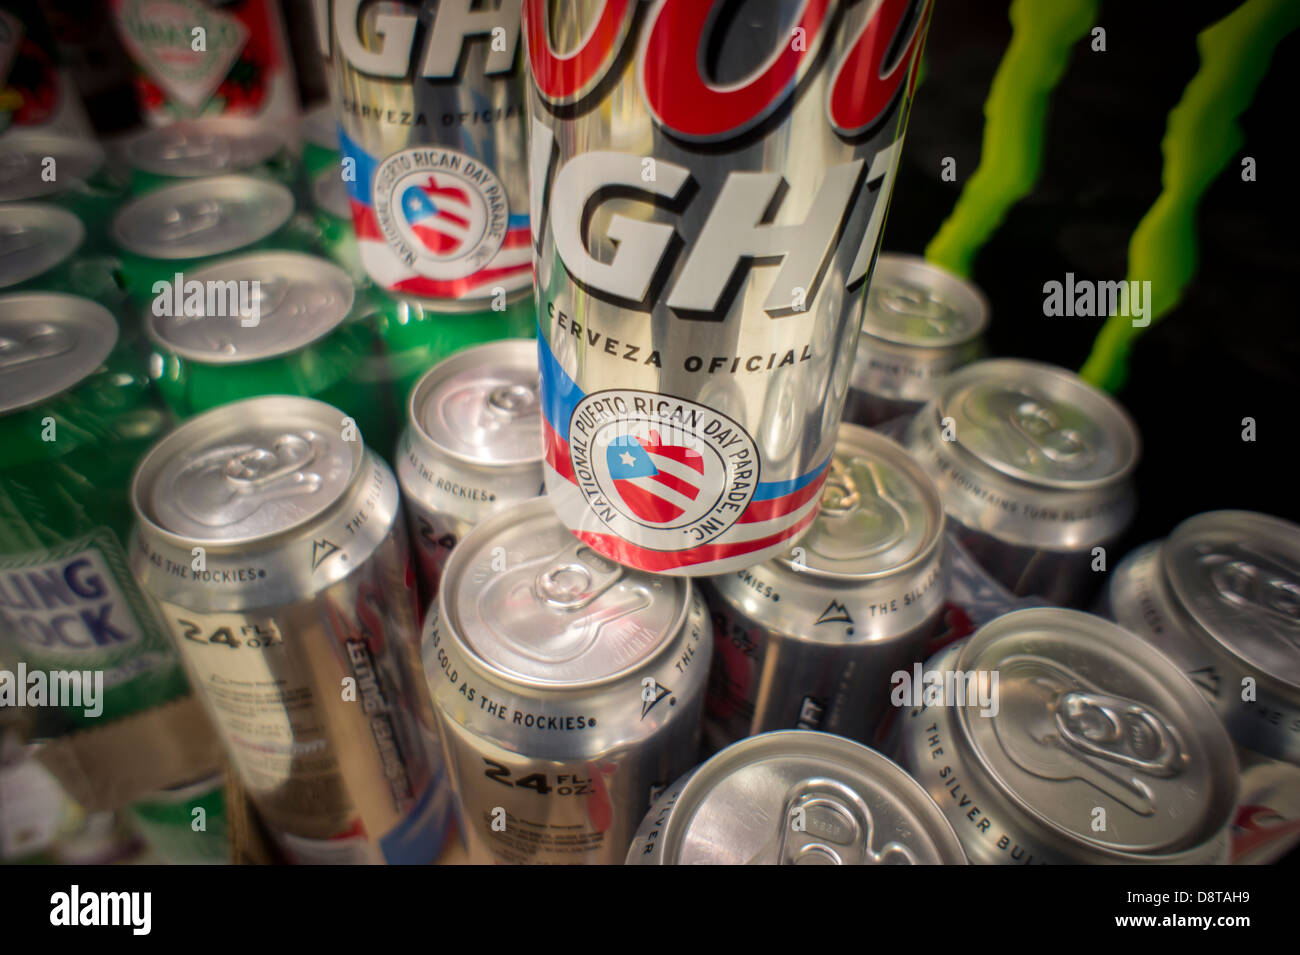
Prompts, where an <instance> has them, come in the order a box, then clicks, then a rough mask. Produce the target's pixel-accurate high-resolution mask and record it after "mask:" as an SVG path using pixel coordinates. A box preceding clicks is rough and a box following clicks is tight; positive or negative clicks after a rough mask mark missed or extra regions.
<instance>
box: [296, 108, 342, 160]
mask: <svg viewBox="0 0 1300 955" xmlns="http://www.w3.org/2000/svg"><path fill="white" fill-rule="evenodd" d="M298 135H299V136H300V137H301V138H302V140H303V141H304V142H308V143H311V144H312V145H314V146H319V147H321V148H322V149H332V150H334V151H335V152H338V149H339V128H338V123H337V120H335V118H334V104H333V103H330V102H329V101H326V102H324V103H321V104H320V105H319V106H314V107H312V108H311V109H309V110H308V111H307V112H305V113H303V116H302V120H301V121H300V122H299V123H298Z"/></svg>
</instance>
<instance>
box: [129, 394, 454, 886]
mask: <svg viewBox="0 0 1300 955" xmlns="http://www.w3.org/2000/svg"><path fill="white" fill-rule="evenodd" d="M343 417H344V416H343V413H342V412H341V411H339V410H338V409H336V408H332V407H330V406H329V405H326V404H324V403H322V402H319V401H314V400H312V399H308V398H299V397H292V396H267V397H261V398H250V399H248V400H245V401H240V402H236V403H234V404H230V405H225V406H223V407H221V408H217V409H215V410H213V411H209V412H207V413H205V414H202V415H199V416H198V417H196V418H192V419H191V420H190V421H188V422H186V423H185V424H182V425H181V426H180V427H179V428H177V429H176V430H175V431H173V432H172V433H171V434H170V435H168V436H167V437H166V438H164V439H163V440H162V441H160V442H158V443H157V444H156V445H154V447H153V449H152V450H150V452H149V453H148V454H147V455H146V457H145V458H144V460H143V461H142V462H141V463H140V466H139V469H138V470H137V471H136V474H135V478H134V480H133V482H132V488H131V499H132V506H133V509H134V513H135V518H136V526H135V532H134V535H133V539H132V548H131V561H132V569H133V570H134V571H135V573H136V575H137V577H138V578H139V580H140V583H141V585H142V586H143V587H144V588H145V589H146V590H147V591H148V592H149V593H150V594H151V595H152V596H153V597H154V598H155V600H156V601H157V602H158V605H159V606H160V608H161V610H162V614H163V616H164V618H165V619H166V621H167V624H168V627H169V629H170V632H171V635H172V639H173V640H174V642H175V644H176V646H177V647H178V648H179V649H180V652H181V655H182V657H183V658H184V660H185V663H186V666H187V668H188V670H189V672H190V675H191V679H192V681H193V683H194V686H195V689H196V692H197V693H198V694H199V695H200V696H201V697H202V699H203V701H204V703H205V706H206V708H207V710H208V713H209V715H210V716H211V717H212V721H213V724H214V725H215V726H216V728H217V730H218V733H219V734H220V735H221V737H222V739H223V741H224V743H225V746H226V749H227V752H228V753H229V755H230V759H231V762H232V764H233V765H234V767H235V768H236V769H237V771H238V774H239V777H240V780H241V781H242V783H243V786H244V788H245V789H246V790H247V792H248V794H249V798H250V800H251V801H252V803H253V805H254V806H255V807H256V808H257V810H258V813H259V815H260V816H261V817H262V819H263V821H264V822H265V823H266V824H267V826H268V828H269V829H270V830H271V831H272V832H273V833H274V835H275V836H276V837H277V838H278V839H279V841H280V843H281V846H282V848H283V849H284V850H285V852H286V853H287V854H288V855H289V857H290V858H292V859H293V860H295V861H298V862H389V863H406V862H409V863H425V862H431V861H432V860H433V859H434V858H435V857H436V856H437V854H438V849H439V847H440V845H441V842H442V838H443V833H444V830H445V822H446V817H447V815H448V809H449V806H448V803H449V799H448V796H447V794H446V791H445V787H443V786H442V785H441V784H440V778H439V777H440V765H439V764H440V760H439V759H438V755H437V748H436V742H435V738H434V735H433V732H434V731H433V723H432V712H431V710H430V708H429V701H428V696H427V691H426V690H425V688H424V685H423V682H422V680H421V679H420V672H419V659H418V655H419V650H418V644H417V640H418V636H417V635H418V625H417V623H416V606H415V592H414V590H413V589H412V588H411V586H410V585H409V583H408V582H409V580H410V576H409V575H410V570H409V560H410V558H409V554H408V553H407V549H406V546H407V544H406V532H405V527H404V524H403V522H402V521H401V520H400V519H399V518H400V513H399V507H400V503H399V499H398V489H397V481H396V479H395V478H394V477H393V474H392V472H391V471H390V470H389V469H388V466H387V465H385V464H384V463H383V461H381V460H380V459H379V458H378V457H377V456H376V455H375V454H373V453H372V452H370V451H368V450H367V449H366V448H365V446H364V445H363V444H362V443H361V442H360V441H358V440H352V441H348V440H345V439H344V438H343V437H342V434H341V428H340V422H341V420H342V419H343Z"/></svg>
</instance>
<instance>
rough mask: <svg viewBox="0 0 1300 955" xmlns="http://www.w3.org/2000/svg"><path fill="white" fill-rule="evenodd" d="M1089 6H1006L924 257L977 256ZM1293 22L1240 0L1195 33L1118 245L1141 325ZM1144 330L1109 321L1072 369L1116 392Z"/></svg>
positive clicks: (1288, 0) (1024, 161)
mask: <svg viewBox="0 0 1300 955" xmlns="http://www.w3.org/2000/svg"><path fill="white" fill-rule="evenodd" d="M1097 9H1098V0H1014V2H1013V3H1012V4H1011V24H1012V31H1013V32H1012V37H1011V44H1010V45H1009V46H1008V48H1007V52H1006V54H1005V56H1004V57H1003V59H1002V63H1001V64H1000V65H999V67H998V71H997V73H996V74H995V76H994V78H993V84H992V87H991V89H990V90H989V98H988V100H987V101H986V102H985V104H984V115H985V128H984V140H983V147H982V152H981V156H980V165H979V168H978V169H976V171H975V173H974V174H973V175H972V176H971V178H970V180H969V181H968V182H967V184H966V187H965V188H964V189H963V190H962V194H961V196H960V197H959V198H958V200H957V204H956V206H955V207H954V208H953V211H952V214H951V215H949V217H948V218H947V220H946V221H945V222H944V223H943V225H942V226H941V227H940V229H939V232H938V233H937V234H936V235H935V237H934V238H933V239H932V240H931V241H930V244H929V245H928V246H927V247H926V250H925V255H926V258H927V259H929V260H930V261H931V262H933V263H935V264H936V265H939V266H942V267H943V268H946V269H948V270H949V271H951V272H955V273H956V274H958V275H962V276H969V275H970V271H971V266H972V263H973V262H974V259H975V256H976V255H977V254H978V253H979V250H980V249H981V248H983V246H984V244H985V243H986V242H987V241H988V240H989V238H990V237H991V236H992V235H993V233H994V232H995V231H997V228H998V226H999V225H1001V224H1002V221H1003V219H1004V218H1005V217H1006V214H1007V212H1008V210H1010V208H1011V207H1012V206H1013V205H1015V203H1016V202H1018V201H1019V200H1020V199H1022V198H1024V197H1025V196H1026V195H1028V194H1029V192H1030V191H1032V189H1033V188H1034V184H1035V182H1036V181H1037V179H1038V175H1039V172H1040V170H1041V165H1042V162H1041V161H1042V150H1043V127H1044V122H1045V120H1046V116H1047V107H1048V97H1049V96H1050V94H1051V91H1052V90H1053V89H1054V88H1055V87H1056V84H1057V83H1058V82H1059V81H1060V78H1061V75H1062V73H1063V72H1064V70H1065V67H1066V63H1067V59H1068V56H1069V52H1070V48H1071V47H1072V46H1073V45H1074V44H1075V43H1076V42H1077V41H1078V40H1079V39H1080V38H1081V37H1083V36H1085V35H1087V33H1088V31H1089V29H1090V28H1091V26H1092V24H1093V22H1094V21H1095V20H1096V17H1097ZM1297 26H1300V3H1296V2H1295V0H1246V2H1245V3H1243V4H1242V5H1241V6H1240V7H1238V8H1237V9H1236V10H1234V11H1233V12H1232V13H1231V14H1229V15H1228V16H1226V17H1224V18H1223V19H1222V20H1220V21H1219V22H1217V23H1215V24H1213V25H1211V26H1209V27H1207V28H1206V29H1205V30H1203V31H1202V32H1201V33H1200V35H1199V36H1198V37H1197V44H1196V45H1197V49H1198V51H1199V52H1200V57H1201V66H1200V69H1199V71H1198V72H1197V73H1196V75H1195V76H1194V77H1193V78H1192V80H1191V82H1190V83H1189V84H1188V86H1187V89H1186V90H1185V92H1184V93H1183V97H1182V99H1181V100H1180V101H1179V103H1178V105H1177V106H1175V107H1174V108H1173V110H1172V111H1171V112H1170V113H1169V120H1168V124H1167V127H1166V130H1165V137H1164V139H1163V140H1162V141H1161V144H1160V145H1161V152H1162V154H1163V156H1164V171H1163V175H1162V177H1161V183H1162V186H1163V188H1162V191H1161V193H1160V195H1159V196H1158V197H1157V198H1156V201H1155V203H1154V204H1153V205H1152V206H1151V208H1150V209H1149V210H1148V212H1147V214H1146V215H1145V216H1144V217H1143V218H1142V220H1141V222H1139V223H1138V226H1137V229H1136V230H1135V231H1134V233H1133V237H1132V239H1131V240H1130V242H1129V266H1128V275H1127V278H1128V280H1130V281H1147V282H1150V283H1151V285H1150V288H1151V290H1152V296H1153V301H1152V303H1151V312H1150V315H1151V319H1152V321H1155V320H1158V319H1160V318H1161V317H1163V316H1164V315H1165V314H1166V313H1167V312H1169V311H1170V310H1171V309H1173V308H1174V306H1176V305H1177V304H1178V302H1179V301H1180V299H1181V298H1182V294H1183V290H1184V289H1185V288H1186V286H1187V283H1188V281H1190V279H1191V277H1192V275H1193V274H1194V273H1195V271H1196V259H1197V241H1196V209H1197V206H1198V205H1199V203H1200V200H1201V196H1203V195H1204V194H1205V190H1206V189H1208V188H1209V186H1210V184H1211V183H1212V182H1213V181H1214V180H1215V179H1216V178H1217V177H1218V175H1219V174H1220V173H1221V172H1222V171H1223V169H1224V167H1225V166H1226V165H1227V164H1228V161H1229V160H1230V159H1231V158H1232V156H1233V155H1234V154H1235V153H1236V152H1237V151H1238V150H1239V149H1240V148H1241V147H1242V145H1243V143H1244V142H1245V137H1244V136H1243V134H1242V132H1241V128H1240V126H1239V125H1238V123H1237V117H1238V116H1240V115H1241V113H1242V112H1243V111H1244V110H1245V109H1246V107H1247V106H1248V105H1250V101H1251V99H1252V98H1253V97H1254V95H1255V91H1256V90H1257V89H1258V88H1259V84H1260V83H1261V82H1262V80H1263V78H1264V74H1265V73H1267V71H1268V65H1269V61H1270V60H1271V58H1272V55H1273V51H1274V49H1275V48H1276V47H1277V44H1278V43H1279V42H1280V41H1281V40H1282V38H1283V37H1285V36H1286V35H1287V34H1288V33H1290V32H1291V31H1293V30H1295V29H1296V27H1297ZM1143 327H1145V326H1135V325H1134V324H1133V323H1132V320H1131V319H1130V318H1129V317H1128V316H1123V315H1111V316H1110V317H1109V318H1107V320H1106V323H1105V325H1104V326H1103V327H1102V330H1101V332H1100V334H1098V336H1097V339H1096V341H1095V342H1094V343H1093V348H1092V353H1091V354H1090V355H1089V356H1088V360H1087V361H1086V362H1085V364H1084V366H1083V368H1082V370H1081V371H1080V374H1081V375H1082V376H1083V377H1084V378H1085V379H1086V380H1088V381H1090V382H1091V383H1093V384H1095V385H1097V386H1099V387H1102V388H1105V389H1107V390H1109V391H1117V390H1119V389H1120V388H1121V387H1123V385H1124V382H1125V379H1126V377H1127V374H1128V356H1129V352H1130V350H1131V348H1132V345H1133V342H1134V341H1135V340H1136V339H1137V336H1138V335H1139V334H1140V333H1141V331H1142V328H1143Z"/></svg>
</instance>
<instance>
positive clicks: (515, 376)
mask: <svg viewBox="0 0 1300 955" xmlns="http://www.w3.org/2000/svg"><path fill="white" fill-rule="evenodd" d="M539 388H540V383H539V381H538V373H537V343H536V342H534V341H531V340H528V339H511V340H507V341H496V342H489V343H487V344H486V345H478V346H475V347H474V348H467V349H465V350H464V351H460V352H457V353H456V354H454V355H452V356H451V357H450V358H446V359H444V360H442V361H440V362H438V364H436V365H434V366H433V367H432V368H430V369H429V370H428V371H427V372H426V373H425V375H424V377H423V378H421V379H420V380H419V381H418V382H417V383H416V385H415V387H414V388H412V389H411V399H410V405H409V407H408V409H407V412H408V418H409V420H410V421H411V422H412V424H413V425H414V426H415V431H416V436H417V437H418V438H420V439H422V440H423V441H425V442H427V443H428V444H429V445H432V447H433V449H434V450H435V451H436V452H438V453H441V454H444V455H449V456H451V457H453V458H455V459H457V460H460V461H467V462H469V463H472V464H477V465H487V466H497V467H502V466H515V465H521V464H531V463H533V462H538V461H541V459H542V418H541V402H540V399H539V398H538V390H539Z"/></svg>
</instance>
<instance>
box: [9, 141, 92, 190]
mask: <svg viewBox="0 0 1300 955" xmlns="http://www.w3.org/2000/svg"><path fill="white" fill-rule="evenodd" d="M48 160H53V161H54V165H53V166H51V165H50V164H49V162H48ZM103 165H104V151H103V149H101V148H100V147H99V145H98V144H97V143H95V142H94V141H93V140H89V139H74V138H72V137H70V136H59V135H55V134H51V133H38V132H29V131H25V130H20V131H16V132H15V131H11V132H8V133H5V135H4V136H0V202H10V201H13V200H16V199H40V198H43V197H46V196H53V195H56V194H58V193H60V192H64V191H65V190H67V189H68V187H69V186H70V185H72V184H73V183H75V182H79V181H84V180H86V179H89V178H90V177H91V176H93V175H94V174H95V173H97V172H99V169H100V167H101V166H103ZM51 168H52V169H54V170H55V172H56V175H55V176H54V177H52V178H47V176H46V175H44V173H46V171H47V169H51Z"/></svg>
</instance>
